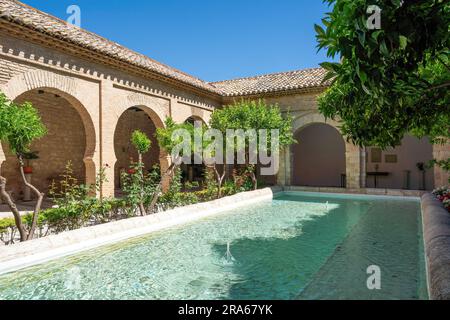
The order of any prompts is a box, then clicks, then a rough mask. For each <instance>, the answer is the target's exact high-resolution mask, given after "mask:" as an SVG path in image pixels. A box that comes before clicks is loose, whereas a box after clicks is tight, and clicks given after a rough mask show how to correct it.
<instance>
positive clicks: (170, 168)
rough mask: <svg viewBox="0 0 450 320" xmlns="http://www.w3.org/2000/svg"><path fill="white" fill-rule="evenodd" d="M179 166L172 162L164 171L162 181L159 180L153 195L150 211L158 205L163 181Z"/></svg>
mask: <svg viewBox="0 0 450 320" xmlns="http://www.w3.org/2000/svg"><path fill="white" fill-rule="evenodd" d="M176 168H177V166H176V165H175V164H174V163H172V164H171V165H170V167H169V168H168V169H167V170H166V172H164V174H163V175H162V177H161V181H160V182H159V184H158V186H157V187H156V190H155V194H154V195H153V199H152V202H151V204H150V212H151V213H153V212H154V210H155V207H156V204H157V203H158V200H159V197H160V196H161V192H162V188H163V181H164V178H166V177H169V176H171V175H172V174H173V172H174V171H175V169H176Z"/></svg>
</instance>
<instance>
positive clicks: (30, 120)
mask: <svg viewBox="0 0 450 320" xmlns="http://www.w3.org/2000/svg"><path fill="white" fill-rule="evenodd" d="M46 133H47V130H46V128H45V126H44V124H43V123H42V121H41V118H40V116H39V113H38V111H37V110H36V109H35V108H34V107H33V105H32V104H31V103H29V102H25V103H24V104H16V103H14V102H12V101H10V100H9V99H8V98H7V97H6V96H5V95H4V94H3V93H0V141H3V142H5V143H7V144H8V145H9V148H10V149H11V151H12V152H13V153H14V154H15V155H16V156H17V159H18V162H19V171H20V176H21V177H22V180H23V183H24V184H25V185H26V186H27V187H29V188H30V189H31V190H32V191H33V193H34V194H35V195H36V197H37V202H36V205H35V208H34V212H33V215H32V222H31V226H30V228H29V230H28V231H27V230H26V228H25V227H24V225H23V223H22V219H21V216H20V213H19V211H18V209H17V207H16V205H15V204H14V202H13V201H12V199H11V197H10V196H9V195H8V193H7V192H6V190H5V188H6V183H7V181H6V179H5V178H4V177H1V176H0V192H1V195H2V197H3V199H4V200H5V201H6V202H7V203H8V205H9V207H10V209H11V211H12V212H13V214H14V219H15V222H16V226H17V229H18V230H19V233H20V240H21V241H27V240H31V239H33V237H34V233H35V230H36V225H37V221H38V216H39V213H40V211H41V206H42V201H43V199H44V194H43V193H41V192H40V191H39V190H38V189H37V188H36V187H35V186H34V185H32V184H31V183H29V182H28V181H27V179H26V178H25V173H24V170H23V167H24V166H25V162H24V158H25V155H26V154H28V153H29V152H30V149H29V148H30V145H31V143H32V142H33V141H34V140H36V139H39V138H41V137H43V136H44V135H45V134H46Z"/></svg>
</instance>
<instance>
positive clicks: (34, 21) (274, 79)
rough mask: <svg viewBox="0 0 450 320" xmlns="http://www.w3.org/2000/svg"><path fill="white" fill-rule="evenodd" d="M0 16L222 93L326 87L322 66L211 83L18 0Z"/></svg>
mask: <svg viewBox="0 0 450 320" xmlns="http://www.w3.org/2000/svg"><path fill="white" fill-rule="evenodd" d="M0 19H3V20H7V21H9V22H11V23H14V24H17V25H20V26H23V27H25V28H28V29H31V30H34V31H36V32H39V33H42V34H45V35H47V36H50V37H52V38H56V39H59V40H62V41H64V42H68V43H71V44H73V45H76V46H80V47H82V48H85V49H88V50H90V51H92V52H95V53H98V54H101V55H103V56H105V57H108V58H112V59H115V60H118V61H119V62H122V63H126V64H130V65H132V66H135V67H139V68H142V69H144V70H146V71H149V72H150V73H155V74H158V75H160V76H163V77H167V78H169V79H174V80H176V81H180V82H182V83H184V84H187V85H190V86H193V87H196V88H199V89H202V90H206V91H208V92H210V93H213V94H217V95H221V96H241V95H251V94H259V93H269V92H279V91H289V90H297V89H303V88H314V87H323V86H324V85H323V84H322V83H321V82H322V79H323V77H324V75H325V71H324V70H323V69H320V68H317V69H306V70H299V71H292V72H285V73H277V74H270V75H264V76H259V77H252V78H243V79H236V80H228V81H222V82H214V83H208V82H205V81H203V80H200V79H198V78H195V77H193V76H191V75H189V74H186V73H184V72H182V71H179V70H177V69H174V68H171V67H169V66H167V65H164V64H162V63H159V62H157V61H155V60H153V59H151V58H149V57H147V56H145V55H143V54H140V53H136V52H134V51H132V50H130V49H127V48H125V47H123V46H121V45H119V44H117V43H115V42H112V41H109V40H107V39H105V38H103V37H100V36H98V35H96V34H94V33H92V32H89V31H87V30H84V29H81V28H78V27H75V26H72V25H70V24H68V23H66V22H65V21H63V20H61V19H58V18H56V17H54V16H51V15H49V14H46V13H44V12H42V11H39V10H37V9H35V8H32V7H30V6H27V5H25V4H23V3H21V2H19V1H16V0H0Z"/></svg>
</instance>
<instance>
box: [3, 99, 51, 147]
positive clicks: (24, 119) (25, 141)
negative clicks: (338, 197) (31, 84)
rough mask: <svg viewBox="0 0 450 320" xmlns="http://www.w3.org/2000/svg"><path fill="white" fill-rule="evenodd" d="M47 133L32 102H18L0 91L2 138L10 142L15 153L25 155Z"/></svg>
mask: <svg viewBox="0 0 450 320" xmlns="http://www.w3.org/2000/svg"><path fill="white" fill-rule="evenodd" d="M46 133H47V129H46V128H45V126H44V124H43V123H42V120H41V117H40V116H39V113H38V111H37V110H36V109H35V108H34V107H33V105H32V104H31V103H29V102H25V103H23V104H16V103H14V102H12V101H10V100H9V99H8V98H7V97H6V96H5V95H4V94H3V93H0V140H1V141H4V142H6V143H8V145H9V147H10V149H11V151H12V152H13V153H15V154H16V155H18V156H23V155H24V154H26V153H28V152H30V149H29V148H30V145H31V143H32V142H33V141H34V140H35V139H39V138H42V137H43V136H44V135H45V134H46Z"/></svg>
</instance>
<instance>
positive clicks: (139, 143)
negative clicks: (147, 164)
mask: <svg viewBox="0 0 450 320" xmlns="http://www.w3.org/2000/svg"><path fill="white" fill-rule="evenodd" d="M131 143H132V144H133V146H134V147H135V148H136V150H137V151H138V152H139V154H141V155H142V154H145V153H147V152H148V151H149V150H150V147H151V145H152V141H151V140H150V139H149V138H148V137H147V135H146V134H145V133H143V132H142V131H140V130H136V131H134V132H133V134H132V135H131Z"/></svg>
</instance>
